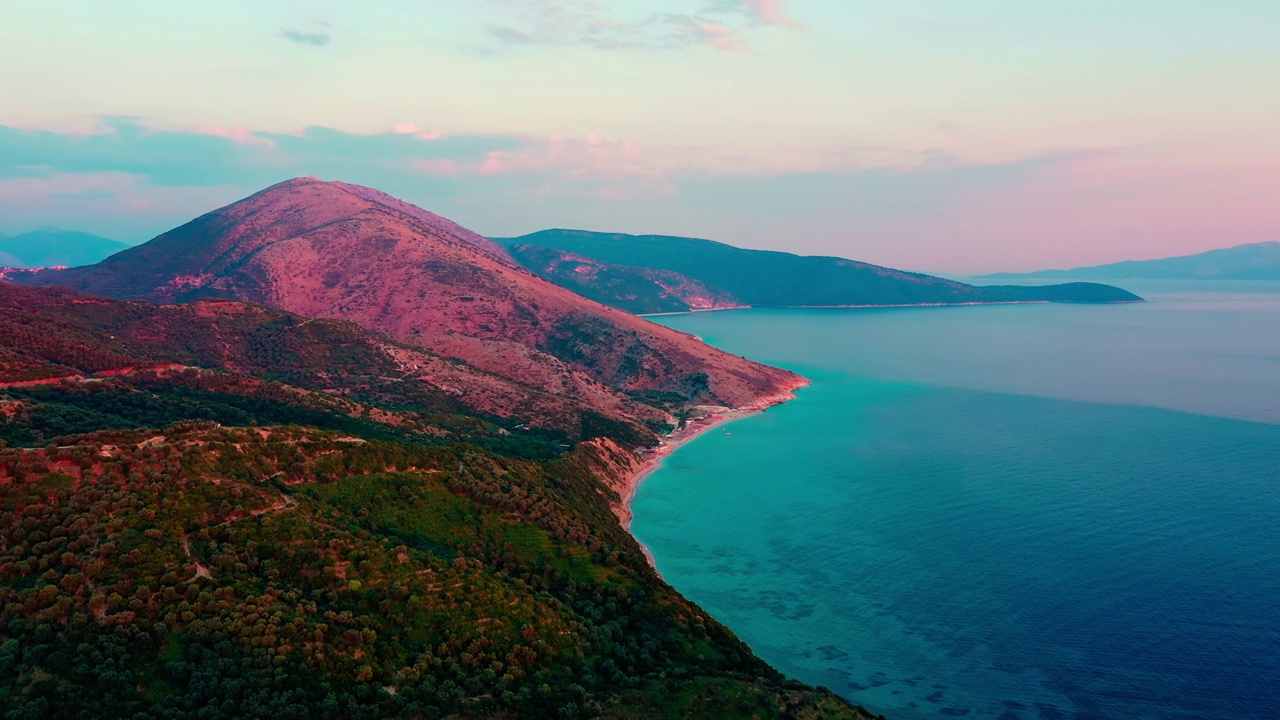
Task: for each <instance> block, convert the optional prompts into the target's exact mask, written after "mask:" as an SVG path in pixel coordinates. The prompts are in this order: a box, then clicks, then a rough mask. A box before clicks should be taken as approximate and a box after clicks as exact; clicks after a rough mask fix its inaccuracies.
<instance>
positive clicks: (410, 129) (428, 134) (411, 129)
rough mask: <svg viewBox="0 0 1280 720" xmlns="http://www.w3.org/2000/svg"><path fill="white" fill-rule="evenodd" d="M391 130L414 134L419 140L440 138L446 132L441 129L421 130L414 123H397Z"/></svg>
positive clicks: (397, 132)
mask: <svg viewBox="0 0 1280 720" xmlns="http://www.w3.org/2000/svg"><path fill="white" fill-rule="evenodd" d="M391 132H393V133H395V134H396V135H412V136H414V137H416V138H418V139H419V140H439V139H441V138H443V137H444V133H442V132H440V131H439V130H419V129H418V126H416V125H414V124H413V123H396V124H395V125H394V126H392V128H391Z"/></svg>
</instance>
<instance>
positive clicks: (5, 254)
mask: <svg viewBox="0 0 1280 720" xmlns="http://www.w3.org/2000/svg"><path fill="white" fill-rule="evenodd" d="M128 247H129V246H128V245H126V244H125V243H122V242H120V241H118V240H110V239H108V238H104V237H100V236H98V235H93V234H91V233H86V232H78V231H75V230H62V229H60V228H56V227H43V228H40V229H38V230H32V231H31V232H26V233H21V234H19V235H12V236H9V237H5V236H3V235H0V267H5V266H7V267H23V268H40V267H55V266H65V267H76V266H79V265H91V264H93V263H96V262H99V261H101V260H104V259H106V258H107V257H110V256H111V255H114V254H115V253H118V252H120V251H121V250H125V249H127V248H128Z"/></svg>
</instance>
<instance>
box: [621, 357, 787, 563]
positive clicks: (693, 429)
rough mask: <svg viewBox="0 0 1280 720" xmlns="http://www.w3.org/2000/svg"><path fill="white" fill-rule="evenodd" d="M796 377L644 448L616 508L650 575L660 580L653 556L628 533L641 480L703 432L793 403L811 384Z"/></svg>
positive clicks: (704, 417)
mask: <svg viewBox="0 0 1280 720" xmlns="http://www.w3.org/2000/svg"><path fill="white" fill-rule="evenodd" d="M797 377H798V380H797V381H796V382H794V383H791V384H789V386H788V387H787V388H786V389H784V390H782V391H780V392H777V393H774V394H772V395H766V396H763V397H761V398H759V399H757V400H756V401H755V402H753V403H751V404H749V405H743V406H741V407H736V408H714V409H712V410H711V411H709V412H708V413H707V414H706V415H705V416H703V417H702V418H700V419H698V420H696V421H692V422H690V423H688V424H686V425H685V426H684V427H683V428H681V429H679V430H676V431H675V432H673V433H671V435H669V436H667V437H666V438H664V439H663V442H662V443H661V444H660V445H658V446H657V447H655V448H651V449H648V450H647V451H646V455H645V459H644V461H643V462H641V464H640V465H639V466H638V467H636V468H635V469H634V470H633V471H632V472H631V474H630V475H629V476H628V477H627V479H626V482H625V484H624V487H623V492H621V493H620V495H621V496H622V505H621V508H620V509H621V513H620V514H621V517H620V518H619V520H620V521H621V523H622V528H623V529H624V530H626V531H627V532H628V533H630V534H631V537H632V538H634V539H635V541H636V544H637V545H639V546H640V551H641V552H643V553H644V556H645V558H646V559H648V561H649V567H651V568H653V570H654V572H657V573H658V575H659V576H660V577H661V575H662V573H661V572H659V571H658V565H657V563H656V562H655V560H654V557H653V553H652V552H650V550H649V548H648V547H647V546H646V545H645V544H644V543H643V542H642V541H641V540H640V538H637V537H636V536H635V533H633V532H631V522H632V520H634V519H635V512H634V511H633V510H632V509H631V503H632V501H633V500H634V499H635V496H636V491H637V490H639V489H640V485H641V483H643V482H644V480H645V478H647V477H648V476H649V475H650V474H651V473H653V472H654V471H655V470H657V469H658V468H660V467H662V463H663V461H665V460H666V459H667V457H669V456H670V455H671V454H672V453H674V452H675V451H676V450H679V449H680V448H681V447H683V446H684V445H685V444H687V443H689V442H691V441H692V440H694V439H695V438H697V437H699V436H701V435H703V434H704V433H706V432H709V431H711V430H715V429H716V428H719V427H722V426H724V425H728V424H729V423H731V422H733V421H735V420H741V419H743V418H747V417H751V416H752V415H756V414H759V413H762V412H764V411H765V410H768V409H769V408H771V407H773V406H774V405H781V404H782V403H785V402H788V401H790V400H794V399H795V397H796V395H795V393H796V391H797V390H800V389H802V388H806V387H809V386H810V385H811V384H812V382H811V381H810V380H809V379H808V378H804V377H799V376H797Z"/></svg>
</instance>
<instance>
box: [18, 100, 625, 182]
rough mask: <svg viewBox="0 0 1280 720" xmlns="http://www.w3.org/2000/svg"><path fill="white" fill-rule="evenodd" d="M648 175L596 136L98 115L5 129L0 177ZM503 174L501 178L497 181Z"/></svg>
mask: <svg viewBox="0 0 1280 720" xmlns="http://www.w3.org/2000/svg"><path fill="white" fill-rule="evenodd" d="M648 172H650V171H649V170H648V169H647V168H646V167H645V166H644V164H643V162H642V158H641V152H640V149H639V147H637V146H636V145H635V144H634V143H631V142H628V141H625V140H619V141H608V140H605V139H602V138H601V137H600V136H599V135H597V134H594V133H593V134H591V135H590V136H588V137H586V138H576V139H575V138H561V137H536V136H526V135H515V134H488V135H446V134H444V133H441V132H439V131H424V130H420V129H418V127H417V126H416V125H413V124H410V123H401V124H398V125H396V126H395V127H394V128H393V129H391V130H389V131H387V132H381V133H373V134H359V133H349V132H344V131H341V130H335V129H333V128H326V127H309V128H306V129H304V130H301V131H299V132H296V133H268V132H262V131H255V130H250V129H248V128H244V127H221V126H213V125H195V126H188V127H177V128H172V127H171V128H160V127H153V126H150V125H147V124H146V123H145V122H143V121H142V120H140V119H139V118H133V117H116V116H112V117H104V118H101V119H100V124H99V126H98V127H97V128H96V129H94V130H93V131H92V132H89V133H69V132H51V131H47V130H27V129H21V128H15V127H8V126H3V125H0V179H5V178H24V177H25V178H41V177H42V178H49V177H57V176H64V175H86V174H93V173H124V174H128V175H130V176H134V177H136V178H138V179H139V180H140V181H141V182H143V183H145V184H148V185H152V186H160V187H199V186H205V187H211V186H220V185H238V186H243V187H256V186H263V185H267V184H270V183H272V182H277V181H279V180H283V179H286V178H289V177H294V176H297V175H318V176H322V177H331V178H340V179H347V180H351V181H353V182H365V183H369V184H385V183H388V182H390V183H392V184H397V185H403V184H412V183H416V184H419V185H433V186H436V187H437V188H438V189H439V191H440V192H448V191H449V189H450V188H463V187H466V186H467V185H468V184H469V183H472V184H473V183H474V182H478V181H479V179H480V178H487V180H486V182H487V183H488V184H490V185H495V184H496V185H503V184H505V185H507V186H510V187H516V186H530V185H538V184H546V183H548V182H553V181H554V180H555V179H556V178H557V177H566V178H581V177H588V176H601V177H604V176H617V175H642V174H645V173H648ZM446 178H448V179H449V180H448V181H447V182H446V181H445V179H446ZM497 178H503V179H504V180H503V181H502V182H498V183H495V182H494V180H496V179H497ZM76 192H80V190H77V191H76Z"/></svg>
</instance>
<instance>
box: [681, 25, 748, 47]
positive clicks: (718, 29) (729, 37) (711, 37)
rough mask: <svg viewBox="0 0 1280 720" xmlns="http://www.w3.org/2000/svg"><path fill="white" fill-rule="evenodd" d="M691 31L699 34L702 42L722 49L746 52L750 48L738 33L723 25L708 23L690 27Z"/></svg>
mask: <svg viewBox="0 0 1280 720" xmlns="http://www.w3.org/2000/svg"><path fill="white" fill-rule="evenodd" d="M690 31H691V32H693V33H695V34H697V35H698V36H699V41H700V42H702V43H704V44H707V45H710V46H711V47H714V48H719V49H720V50H727V51H729V52H746V51H747V50H748V49H749V48H748V46H747V43H746V41H745V40H743V39H741V38H739V37H738V36H737V33H735V32H733V31H731V30H729V29H728V28H726V27H723V26H721V25H712V24H710V23H706V24H703V25H698V26H697V27H694V28H690Z"/></svg>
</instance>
